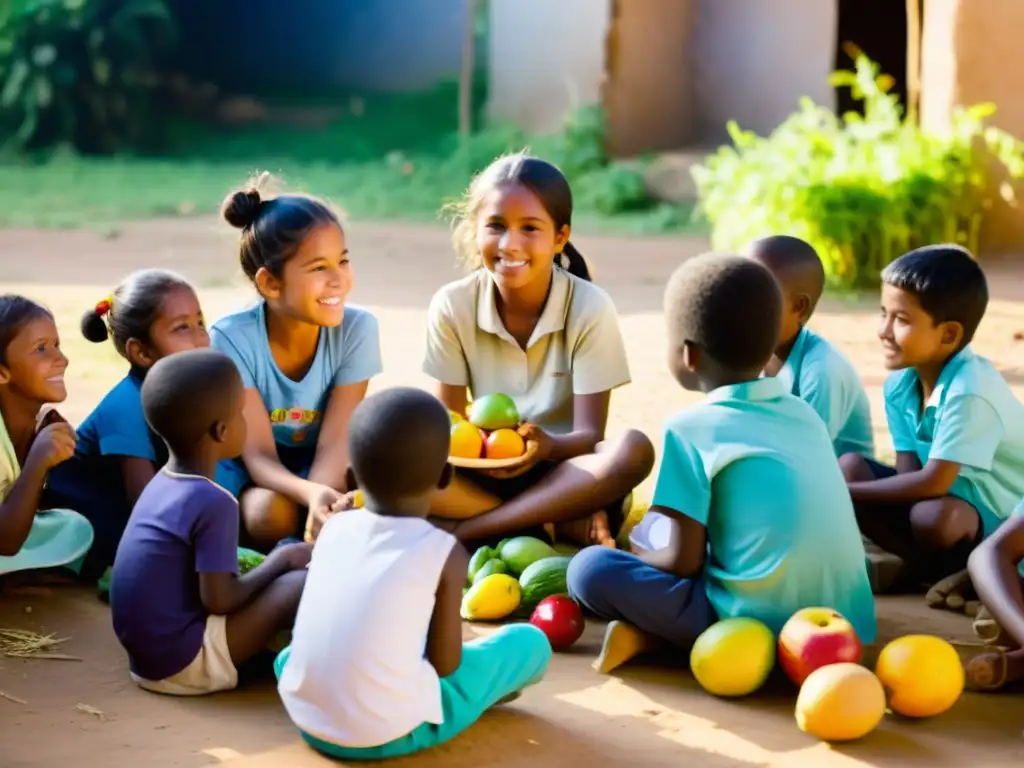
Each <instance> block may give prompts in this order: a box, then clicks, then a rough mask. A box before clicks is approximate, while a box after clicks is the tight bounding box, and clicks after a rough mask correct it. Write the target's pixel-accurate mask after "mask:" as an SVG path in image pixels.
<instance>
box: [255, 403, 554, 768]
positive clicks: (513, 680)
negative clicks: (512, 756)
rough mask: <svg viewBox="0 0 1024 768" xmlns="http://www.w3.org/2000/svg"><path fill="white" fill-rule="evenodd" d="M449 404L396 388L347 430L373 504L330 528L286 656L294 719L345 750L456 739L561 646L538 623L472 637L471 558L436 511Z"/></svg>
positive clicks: (373, 755)
mask: <svg viewBox="0 0 1024 768" xmlns="http://www.w3.org/2000/svg"><path fill="white" fill-rule="evenodd" d="M450 432H451V423H450V421H449V415H448V411H447V409H446V408H445V407H444V405H442V404H441V401H440V400H438V399H436V398H435V397H433V396H432V395H430V394H429V393H427V392H424V391H422V390H419V389H410V388H405V387H398V388H394V389H388V390H385V391H383V392H380V393H378V394H375V395H373V396H371V397H368V398H366V400H364V401H363V402H362V403H360V404H359V405H358V406H357V407H356V409H355V410H354V411H353V412H352V417H351V420H350V421H349V427H348V440H349V460H350V462H351V473H350V477H349V482H348V487H350V488H353V487H355V488H359V489H361V490H362V492H363V498H364V505H365V506H364V507H362V508H358V509H350V510H346V511H344V512H342V513H341V514H337V515H333V516H332V517H330V518H329V519H328V520H327V522H326V523H324V526H323V528H322V529H321V531H320V536H319V538H318V539H317V542H316V550H315V554H314V557H313V561H312V563H311V564H310V568H309V579H308V580H307V582H306V591H305V593H304V594H303V596H302V602H301V604H300V606H299V613H298V616H297V617H296V620H295V629H294V632H293V641H292V644H291V646H289V647H288V648H285V649H284V650H283V651H281V654H280V655H279V656H278V658H277V663H276V664H275V668H276V671H277V673H278V678H279V682H278V691H279V692H280V694H281V699H282V701H283V702H284V706H285V709H287V711H288V714H289V716H290V717H291V719H292V722H294V723H295V725H296V726H298V728H299V730H300V732H301V734H302V737H303V738H304V739H305V740H306V742H307V743H308V744H309V745H310V746H312V747H313V748H314V749H315V750H317V751H318V752H321V753H322V754H325V755H327V756H328V757H333V758H336V759H339V760H364V759H365V760H377V759H385V758H391V757H398V756H400V755H407V754H410V753H412V752H417V751H420V750H422V749H426V748H428V747H431V746H435V745H437V744H441V743H442V742H445V741H447V740H448V739H451V738H452V737H454V736H455V735H457V734H458V733H459V732H461V731H463V730H465V729H466V728H468V727H469V726H470V725H472V724H473V723H474V722H475V721H476V720H477V718H479V717H480V715H481V714H482V713H483V712H484V711H486V710H487V709H489V708H490V707H492V706H494V705H495V704H498V703H501V702H502V701H506V700H508V699H509V698H512V697H514V696H515V695H516V694H517V693H518V692H519V691H520V690H521V689H522V688H524V687H526V686H527V685H530V684H532V683H534V682H537V681H538V680H539V679H540V678H541V676H542V675H543V674H544V672H545V670H546V669H547V665H548V661H549V660H550V658H551V646H550V644H549V643H548V640H547V638H546V637H545V635H544V634H543V633H542V632H541V631H540V630H539V629H537V628H536V627H533V626H531V625H529V624H516V625H507V626H504V627H502V628H501V629H499V630H497V631H496V632H494V633H493V634H490V635H488V636H487V637H485V638H481V639H478V640H474V641H472V642H469V643H466V644H465V645H463V643H462V619H461V618H460V616H459V607H460V604H461V602H462V588H463V586H464V585H465V583H466V569H467V567H468V565H469V556H468V554H467V553H466V550H465V549H464V548H463V546H462V545H461V544H459V543H458V542H457V541H456V540H455V537H453V536H452V535H451V534H450V533H447V532H445V531H443V530H441V529H440V528H435V527H434V526H433V525H432V524H431V523H429V522H428V521H427V520H426V516H427V514H428V513H429V511H430V506H431V503H432V501H433V500H434V497H435V495H436V494H437V493H438V492H440V491H441V490H443V489H444V487H445V486H446V485H447V484H448V482H449V481H450V480H451V477H452V468H451V466H450V465H449V464H448V443H449V437H450Z"/></svg>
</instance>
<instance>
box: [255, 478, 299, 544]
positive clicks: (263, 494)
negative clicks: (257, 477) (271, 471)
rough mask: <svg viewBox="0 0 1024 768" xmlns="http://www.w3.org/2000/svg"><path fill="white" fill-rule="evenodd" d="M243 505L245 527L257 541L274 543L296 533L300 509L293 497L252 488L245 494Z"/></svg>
mask: <svg viewBox="0 0 1024 768" xmlns="http://www.w3.org/2000/svg"><path fill="white" fill-rule="evenodd" d="M241 507H242V518H243V520H244V521H245V529H246V530H247V531H248V532H249V535H250V536H252V537H253V538H254V539H256V540H257V541H259V542H265V543H268V544H272V543H275V542H278V541H280V540H281V539H284V538H286V537H288V536H294V535H295V531H296V528H297V527H298V520H299V509H298V506H297V505H296V504H295V502H293V501H292V500H291V499H288V498H285V497H284V496H281V495H280V494H277V493H274V492H273V491H268V490H266V489H265V488H252V489H250V490H248V491H246V492H245V494H243V496H242V503H241Z"/></svg>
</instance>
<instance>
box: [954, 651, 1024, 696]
mask: <svg viewBox="0 0 1024 768" xmlns="http://www.w3.org/2000/svg"><path fill="white" fill-rule="evenodd" d="M964 673H965V675H966V678H967V680H966V682H967V686H968V687H970V688H972V689H974V690H976V691H997V690H999V689H1000V688H1002V687H1003V686H1004V685H1006V684H1007V683H1012V682H1016V681H1017V680H1020V679H1022V678H1024V651H1022V650H1021V649H1019V648H1018V649H1017V650H1015V651H1009V652H1006V651H1004V650H1003V649H1002V648H997V649H996V650H995V651H994V652H992V653H983V654H981V655H979V656H975V657H974V658H973V659H971V660H970V661H969V662H967V664H966V665H965V667H964Z"/></svg>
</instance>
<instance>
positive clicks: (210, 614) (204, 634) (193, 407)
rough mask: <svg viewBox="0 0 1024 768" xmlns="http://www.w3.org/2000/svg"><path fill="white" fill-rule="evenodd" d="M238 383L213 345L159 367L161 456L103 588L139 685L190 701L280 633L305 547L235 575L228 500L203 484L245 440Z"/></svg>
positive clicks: (152, 378)
mask: <svg viewBox="0 0 1024 768" xmlns="http://www.w3.org/2000/svg"><path fill="white" fill-rule="evenodd" d="M242 402H243V393H242V380H241V378H240V377H239V375H238V371H237V369H236V368H235V364H234V363H233V362H232V361H231V359H230V358H229V357H227V356H226V355H224V354H222V353H220V352H217V351H215V350H212V349H202V350H195V351H189V352H181V353H179V354H176V355H170V356H169V357H165V358H163V359H162V360H160V361H158V362H157V363H156V364H155V365H154V366H153V367H152V368H151V369H150V370H149V373H148V374H147V375H146V381H145V383H144V384H143V385H142V407H143V410H144V412H145V414H146V421H147V422H148V423H149V425H150V427H151V428H152V429H153V431H154V432H156V433H157V434H158V435H159V436H160V437H161V438H162V439H163V440H164V441H165V442H166V443H167V448H168V451H169V453H170V460H169V461H168V462H167V464H166V465H165V466H164V467H163V469H161V470H160V471H159V472H157V474H156V476H155V477H154V478H153V479H152V480H151V481H150V482H149V484H148V485H147V486H146V488H145V490H144V491H143V492H142V494H141V495H140V496H139V500H138V501H137V502H136V504H135V508H134V509H133V511H132V514H131V517H130V518H129V520H128V526H127V528H126V529H125V533H124V536H123V537H122V539H121V542H120V545H119V546H118V548H117V555H116V557H115V559H114V568H113V576H112V579H111V587H110V607H111V613H112V615H113V622H114V631H115V632H116V633H117V637H118V640H120V641H121V645H122V646H124V649H125V650H126V651H127V652H128V659H129V662H130V666H131V676H132V680H134V681H135V683H136V684H138V685H139V686H140V687H141V688H144V689H146V690H149V691H154V692H156V693H166V694H171V695H176V696H195V695H201V694H205V693H213V692H215V691H221V690H228V689H231V688H234V687H235V686H236V685H237V683H238V673H237V671H236V670H237V667H238V665H239V664H241V663H242V662H244V661H246V660H248V659H249V658H251V657H252V656H254V655H255V654H256V653H258V652H259V651H261V650H262V649H264V648H265V647H266V645H267V644H268V643H269V642H270V641H271V640H272V639H273V638H274V637H275V636H276V635H277V633H278V632H279V631H280V630H282V629H285V628H287V627H289V626H290V625H291V622H292V620H293V618H294V616H295V611H296V609H297V607H298V604H299V597H300V595H301V594H302V585H303V583H304V582H305V579H306V570H305V568H306V565H307V564H308V563H309V555H310V552H311V551H312V547H311V545H309V544H293V545H291V546H288V547H282V548H280V549H278V550H276V551H275V552H274V553H273V554H271V555H270V556H268V557H267V559H266V560H265V561H264V562H263V563H262V564H261V565H259V566H258V567H256V568H255V569H253V570H252V571H250V572H249V573H247V574H246V575H245V576H241V577H240V576H239V575H238V528H239V517H238V502H237V501H236V500H235V499H234V497H232V496H231V494H230V493H228V492H227V491H225V490H224V489H223V488H221V487H220V486H218V485H215V484H214V482H213V480H212V479H211V478H212V477H213V473H214V470H215V469H216V467H217V462H218V461H220V460H222V459H230V458H235V457H237V456H238V455H239V454H240V453H241V452H242V445H243V444H244V442H245V420H244V419H243V418H242Z"/></svg>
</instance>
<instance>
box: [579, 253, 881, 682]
mask: <svg viewBox="0 0 1024 768" xmlns="http://www.w3.org/2000/svg"><path fill="white" fill-rule="evenodd" d="M781 314H782V295H781V292H780V289H779V286H778V283H777V282H776V280H775V278H774V277H773V276H772V275H771V273H770V272H769V271H768V270H767V269H766V268H765V267H764V266H763V265H761V264H759V263H758V262H756V261H754V260H752V259H748V258H744V257H741V256H737V255H732V254H716V253H712V254H705V255H703V256H698V257H696V258H693V259H690V260H688V261H687V262H685V263H684V264H683V265H682V266H681V267H679V269H677V270H676V272H675V273H674V274H673V276H672V277H671V279H670V280H669V283H668V286H667V288H666V291H665V316H666V321H667V324H668V354H669V366H670V369H671V371H672V374H673V375H674V376H675V378H676V380H677V381H678V382H679V383H680V384H681V385H682V386H683V387H684V388H685V389H689V390H699V391H701V392H705V393H707V398H706V399H705V401H704V402H703V403H700V404H698V405H695V406H693V407H691V408H687V409H686V410H683V411H681V412H679V413H677V414H675V415H674V416H672V417H670V418H669V419H668V422H667V424H666V426H665V434H664V440H663V444H662V453H661V466H660V469H659V470H658V474H657V480H656V483H655V487H654V494H653V499H652V506H651V511H650V512H649V513H648V514H660V515H664V516H665V517H667V518H668V520H669V521H671V528H672V530H671V537H670V539H669V541H668V543H667V545H666V546H665V547H663V548H661V549H653V550H650V551H646V552H644V553H643V554H642V555H640V556H637V555H633V554H630V553H627V552H622V551H619V550H615V549H609V548H607V547H589V548H587V549H584V550H583V551H582V552H580V553H579V554H578V555H576V557H574V558H573V560H572V562H571V564H570V565H569V571H568V575H567V580H568V587H569V592H570V594H571V595H572V596H573V597H574V598H576V599H577V600H578V601H579V602H580V603H582V604H583V605H584V606H585V607H586V608H588V609H590V611H592V612H593V613H596V614H598V615H599V616H602V617H604V618H607V619H611V620H613V621H612V623H611V624H610V625H609V627H608V631H607V633H606V635H605V642H604V647H603V648H602V651H601V656H600V657H599V658H598V660H597V662H596V664H595V666H596V668H597V669H598V671H600V672H608V671H610V670H612V669H614V668H615V667H616V666H618V665H620V664H622V663H624V662H625V661H627V660H628V659H630V658H631V657H633V656H635V655H637V654H639V653H642V652H644V651H647V650H654V649H656V648H657V647H658V646H661V645H662V644H666V643H667V644H669V645H671V646H676V647H687V646H689V645H691V644H692V643H693V641H694V640H695V639H696V638H697V637H698V636H699V635H700V634H701V633H702V632H703V631H704V630H705V629H707V627H708V626H710V625H711V624H712V623H713V622H715V621H716V620H717V619H725V618H731V617H735V616H744V617H751V618H754V619H758V620H760V621H762V622H764V623H765V624H766V625H767V626H768V627H769V628H770V629H771V630H772V631H773V632H776V633H777V632H778V631H779V630H780V629H781V628H782V626H783V624H784V623H785V622H786V621H787V620H788V619H789V618H790V617H791V616H792V615H793V614H794V613H795V612H796V611H798V610H800V609H802V608H807V607H811V606H827V607H829V608H832V609H833V610H835V611H838V612H839V613H841V614H842V615H843V616H845V617H846V618H847V619H848V620H849V621H850V623H851V624H852V625H853V627H854V629H855V630H856V632H857V635H858V636H859V637H860V639H861V641H862V642H864V643H870V642H872V641H873V640H874V639H875V634H876V626H875V603H874V598H873V597H872V595H871V587H870V584H869V582H868V575H867V570H866V569H865V567H864V546H863V544H862V542H861V538H860V535H859V533H858V531H857V523H856V520H855V518H854V514H853V505H852V503H851V501H850V498H849V494H848V493H846V490H845V484H844V482H843V476H842V474H841V472H840V470H839V465H838V462H837V461H836V458H835V454H834V453H833V450H832V441H831V440H830V438H829V434H828V432H827V430H826V429H825V425H824V423H823V422H822V420H821V419H820V418H819V417H818V415H817V414H816V413H815V412H814V410H813V409H812V408H811V406H809V405H808V404H807V403H805V402H804V401H803V400H801V399H800V398H798V397H795V396H794V395H792V394H790V393H789V392H788V391H787V387H786V385H785V384H784V383H783V382H782V381H780V380H779V379H778V378H775V377H764V378H763V377H761V372H762V371H763V370H764V367H765V364H766V363H767V362H768V359H769V358H770V357H771V355H772V353H773V352H774V350H775V348H776V346H777V344H778V338H779V328H780V322H781Z"/></svg>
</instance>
